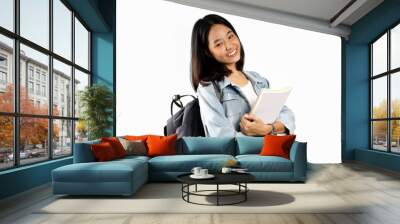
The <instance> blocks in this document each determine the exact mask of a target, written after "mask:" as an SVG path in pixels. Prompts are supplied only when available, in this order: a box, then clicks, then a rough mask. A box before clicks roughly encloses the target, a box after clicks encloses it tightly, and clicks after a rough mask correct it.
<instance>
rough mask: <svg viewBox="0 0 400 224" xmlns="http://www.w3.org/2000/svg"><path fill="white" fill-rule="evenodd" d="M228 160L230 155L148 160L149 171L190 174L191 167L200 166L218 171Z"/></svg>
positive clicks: (178, 156)
mask: <svg viewBox="0 0 400 224" xmlns="http://www.w3.org/2000/svg"><path fill="white" fill-rule="evenodd" d="M230 159H235V158H234V157H233V156H231V155H215V154H213V155H175V156H158V157H154V158H151V159H150V160H149V170H150V171H152V172H154V171H163V172H170V171H174V172H190V171H191V170H192V168H193V167H196V166H200V167H203V168H205V169H209V171H211V172H216V171H219V170H220V169H221V168H222V167H223V166H224V165H225V164H226V163H227V161H228V160H230Z"/></svg>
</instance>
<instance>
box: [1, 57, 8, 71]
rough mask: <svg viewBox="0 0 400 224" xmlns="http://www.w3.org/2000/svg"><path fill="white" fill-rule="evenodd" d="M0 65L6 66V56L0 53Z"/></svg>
mask: <svg viewBox="0 0 400 224" xmlns="http://www.w3.org/2000/svg"><path fill="white" fill-rule="evenodd" d="M0 67H3V68H6V67H7V56H5V55H2V54H0Z"/></svg>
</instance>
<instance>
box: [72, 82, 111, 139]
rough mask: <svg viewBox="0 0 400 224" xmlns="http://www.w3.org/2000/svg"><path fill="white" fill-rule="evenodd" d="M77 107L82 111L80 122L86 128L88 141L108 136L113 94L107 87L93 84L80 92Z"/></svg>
mask: <svg viewBox="0 0 400 224" xmlns="http://www.w3.org/2000/svg"><path fill="white" fill-rule="evenodd" d="M79 95H80V98H79V106H80V107H81V109H82V115H81V118H82V120H83V122H80V124H81V126H82V125H83V124H84V125H85V126H86V127H87V131H88V137H89V140H93V139H97V138H101V137H105V136H110V134H109V132H108V131H107V130H108V129H109V128H110V127H111V126H112V119H111V118H112V114H113V111H112V109H113V94H112V92H111V91H110V90H109V89H108V87H107V86H105V85H102V84H94V85H92V86H87V87H86V88H85V89H84V90H83V91H82V92H80V94H79Z"/></svg>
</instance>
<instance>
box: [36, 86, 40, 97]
mask: <svg viewBox="0 0 400 224" xmlns="http://www.w3.org/2000/svg"><path fill="white" fill-rule="evenodd" d="M36 95H38V96H39V95H40V84H36Z"/></svg>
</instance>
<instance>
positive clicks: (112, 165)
mask: <svg viewBox="0 0 400 224" xmlns="http://www.w3.org/2000/svg"><path fill="white" fill-rule="evenodd" d="M145 166H147V164H146V162H144V161H142V160H139V159H131V160H130V161H127V160H114V161H108V162H94V163H93V162H92V163H74V164H70V165H66V166H62V167H59V168H57V169H55V170H53V172H52V174H53V181H58V182H130V181H132V176H133V173H134V172H142V171H143V170H146V171H147V169H144V167H145ZM142 175H146V176H147V172H146V173H145V172H143V174H142Z"/></svg>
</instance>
